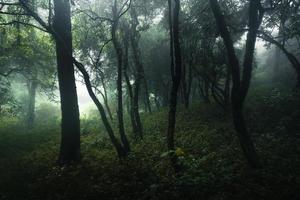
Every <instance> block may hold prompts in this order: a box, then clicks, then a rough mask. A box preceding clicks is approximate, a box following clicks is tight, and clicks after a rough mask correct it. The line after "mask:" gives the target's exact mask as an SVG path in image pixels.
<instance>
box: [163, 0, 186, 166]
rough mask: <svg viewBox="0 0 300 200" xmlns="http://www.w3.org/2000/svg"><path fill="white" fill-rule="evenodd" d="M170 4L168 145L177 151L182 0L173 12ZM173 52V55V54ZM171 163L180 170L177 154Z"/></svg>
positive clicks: (169, 1)
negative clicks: (176, 128) (176, 134)
mask: <svg viewBox="0 0 300 200" xmlns="http://www.w3.org/2000/svg"><path fill="white" fill-rule="evenodd" d="M168 3H169V12H170V15H169V25H170V32H171V33H170V35H172V37H171V40H172V39H173V41H171V43H172V44H173V45H171V46H170V51H171V56H173V55H174V57H171V65H173V66H171V69H172V70H174V71H173V72H171V74H172V88H171V95H170V103H169V125H168V133H167V143H168V149H169V151H174V150H175V144H174V134H175V124H176V109H177V94H178V89H179V86H180V81H181V68H182V60H181V47H180V39H179V12H180V0H174V3H175V5H174V9H173V12H172V1H171V0H168ZM172 52H173V53H172ZM171 161H172V163H173V166H174V169H175V171H179V170H180V166H179V164H178V162H177V156H176V154H175V153H171Z"/></svg>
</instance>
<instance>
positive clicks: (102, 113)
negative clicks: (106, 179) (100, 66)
mask: <svg viewBox="0 0 300 200" xmlns="http://www.w3.org/2000/svg"><path fill="white" fill-rule="evenodd" d="M74 63H75V65H76V67H77V68H78V70H79V71H80V72H81V74H82V75H83V79H84V82H85V86H86V88H87V91H88V93H89V95H90V97H91V99H92V100H93V102H94V104H95V105H96V107H97V109H98V111H99V114H100V116H101V119H102V121H103V124H104V126H105V129H106V131H107V133H108V136H109V138H110V141H111V143H112V144H113V146H114V147H115V149H116V151H117V154H118V156H119V158H123V157H125V156H126V155H127V151H126V150H125V149H123V147H122V145H121V144H120V143H119V141H118V140H117V138H116V137H115V134H114V131H113V129H112V127H111V125H110V123H109V121H108V119H107V116H106V114H105V111H104V108H103V106H102V104H101V103H100V101H99V100H98V98H97V96H96V95H95V93H94V91H93V88H92V84H91V81H90V77H89V75H88V73H87V71H86V70H85V68H84V66H83V65H82V64H81V63H78V62H76V61H74Z"/></svg>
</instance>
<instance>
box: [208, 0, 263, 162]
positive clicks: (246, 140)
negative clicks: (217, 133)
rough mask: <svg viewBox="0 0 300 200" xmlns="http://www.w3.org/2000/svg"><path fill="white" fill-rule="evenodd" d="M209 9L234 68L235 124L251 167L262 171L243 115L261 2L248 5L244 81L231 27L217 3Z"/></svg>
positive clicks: (253, 0) (260, 13)
mask: <svg viewBox="0 0 300 200" xmlns="http://www.w3.org/2000/svg"><path fill="white" fill-rule="evenodd" d="M210 5H211V9H212V12H213V14H214V16H215V19H216V24H217V27H218V29H219V31H220V35H221V37H222V38H223V41H224V44H225V46H226V50H227V56H228V60H229V64H230V66H231V74H232V81H233V85H232V94H231V101H232V115H233V123H234V126H235V129H236V131H237V133H238V137H239V141H240V144H241V147H242V150H243V152H244V155H245V157H246V159H247V161H248V163H249V165H250V166H251V167H253V168H259V167H260V161H259V158H258V155H257V153H256V150H255V147H254V144H253V142H252V139H251V137H250V134H249V131H248V130H247V128H246V122H245V119H244V115H243V103H244V101H245V98H246V96H247V93H248V90H249V86H250V81H251V73H252V66H253V54H254V48H255V43H256V37H257V33H258V28H259V26H260V24H261V21H262V16H263V13H262V12H261V10H260V6H261V5H260V1H258V0H251V1H250V2H249V9H248V16H249V19H248V27H249V31H248V34H247V40H246V48H245V55H244V61H243V77H242V79H241V78H240V70H241V69H240V63H239V60H238V58H237V56H236V53H235V49H234V44H233V41H232V37H231V35H230V32H229V30H228V25H227V23H226V21H225V18H224V16H223V14H222V11H221V8H220V6H219V4H218V1H217V0H210Z"/></svg>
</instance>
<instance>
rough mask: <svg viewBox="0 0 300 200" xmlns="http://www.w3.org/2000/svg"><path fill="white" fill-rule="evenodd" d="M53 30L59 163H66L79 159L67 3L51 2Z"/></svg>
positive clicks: (78, 123) (60, 0) (68, 6)
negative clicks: (52, 4)
mask: <svg viewBox="0 0 300 200" xmlns="http://www.w3.org/2000/svg"><path fill="white" fill-rule="evenodd" d="M54 13H55V18H54V24H53V29H54V31H55V33H56V34H57V36H59V38H56V55H57V72H58V81H59V90H60V100H61V111H62V122H61V133H62V138H61V146H60V154H59V163H60V164H62V165H64V164H70V163H72V162H76V161H78V160H79V159H80V121H79V108H78V100H77V92H76V84H75V76H74V66H73V60H72V59H73V58H72V33H71V17H70V4H69V1H63V0H54Z"/></svg>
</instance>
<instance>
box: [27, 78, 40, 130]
mask: <svg viewBox="0 0 300 200" xmlns="http://www.w3.org/2000/svg"><path fill="white" fill-rule="evenodd" d="M28 84H29V85H28V95H29V103H28V111H27V127H28V128H29V129H31V128H33V125H34V119H35V96H36V89H37V86H38V83H37V81H36V80H31V81H29V83H28Z"/></svg>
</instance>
